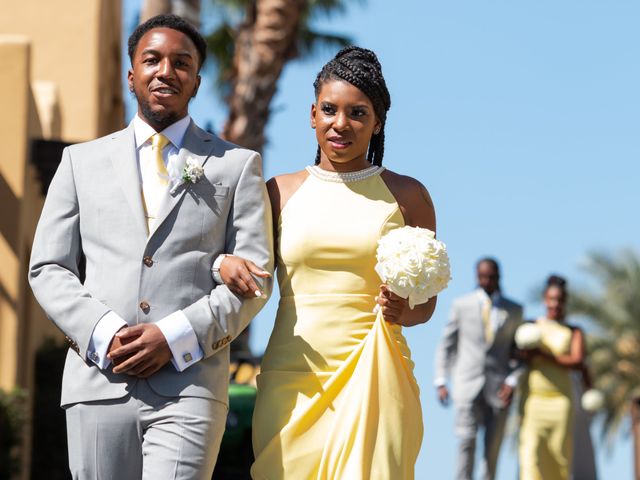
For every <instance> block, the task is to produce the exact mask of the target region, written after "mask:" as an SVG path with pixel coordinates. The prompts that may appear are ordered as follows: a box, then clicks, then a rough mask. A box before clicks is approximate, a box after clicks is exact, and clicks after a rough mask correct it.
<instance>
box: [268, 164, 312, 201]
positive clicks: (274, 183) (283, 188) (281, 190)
mask: <svg viewBox="0 0 640 480" xmlns="http://www.w3.org/2000/svg"><path fill="white" fill-rule="evenodd" d="M308 176H309V172H307V171H306V170H300V171H298V172H293V173H285V174H282V175H277V176H275V177H272V178H270V179H269V181H267V190H268V192H269V198H270V199H271V203H272V205H274V207H275V206H276V205H277V206H278V207H279V209H280V210H282V207H284V206H285V204H286V203H287V201H288V200H289V198H291V196H292V195H293V194H294V193H295V192H296V190H298V188H300V186H301V185H302V184H303V183H304V181H305V180H306V179H307V177H308Z"/></svg>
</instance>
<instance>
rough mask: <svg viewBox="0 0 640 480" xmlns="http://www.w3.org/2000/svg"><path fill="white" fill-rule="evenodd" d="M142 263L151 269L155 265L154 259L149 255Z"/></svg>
mask: <svg viewBox="0 0 640 480" xmlns="http://www.w3.org/2000/svg"><path fill="white" fill-rule="evenodd" d="M142 263H144V264H145V265H146V266H147V267H151V266H152V265H153V258H151V257H150V256H149V255H145V256H144V257H143V259H142Z"/></svg>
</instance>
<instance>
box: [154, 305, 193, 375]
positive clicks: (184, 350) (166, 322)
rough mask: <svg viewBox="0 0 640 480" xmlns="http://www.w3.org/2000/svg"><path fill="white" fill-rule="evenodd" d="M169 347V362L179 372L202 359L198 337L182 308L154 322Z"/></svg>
mask: <svg viewBox="0 0 640 480" xmlns="http://www.w3.org/2000/svg"><path fill="white" fill-rule="evenodd" d="M156 325H157V326H158V328H160V331H161V332H162V334H163V335H164V338H165V339H166V340H167V343H168V344H169V349H171V355H172V357H173V358H172V359H171V363H172V364H173V366H174V367H175V368H176V370H178V371H179V372H182V371H184V370H186V369H187V368H189V367H190V366H191V365H193V364H194V363H196V362H198V361H200V360H202V358H203V357H204V352H203V351H202V349H201V348H200V345H199V344H198V337H196V333H195V332H194V331H193V328H192V327H191V324H190V323H189V320H188V319H187V317H186V315H185V314H184V313H182V310H178V311H177V312H174V313H172V314H171V315H169V316H167V317H164V318H163V319H162V320H160V321H158V322H156Z"/></svg>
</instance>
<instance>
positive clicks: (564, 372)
mask: <svg viewBox="0 0 640 480" xmlns="http://www.w3.org/2000/svg"><path fill="white" fill-rule="evenodd" d="M544 303H545V306H546V309H547V314H546V317H543V318H539V319H538V320H536V325H538V327H539V328H540V332H541V334H542V341H541V346H540V347H539V348H538V349H536V350H533V351H530V352H526V353H525V354H524V355H525V356H526V357H528V363H529V369H528V375H527V376H526V377H525V384H524V389H523V392H522V408H523V411H522V425H521V427H520V478H521V480H568V479H569V476H570V474H571V471H570V470H571V459H572V448H573V445H572V432H573V421H574V401H575V400H574V395H573V385H572V380H571V370H572V369H573V370H580V369H582V368H583V361H584V351H585V348H584V336H583V334H582V331H581V330H579V329H577V328H572V327H570V326H568V325H566V324H565V307H566V303H567V290H566V281H565V280H564V279H563V278H561V277H558V276H556V275H552V276H550V277H549V279H548V280H547V286H546V289H545V293H544Z"/></svg>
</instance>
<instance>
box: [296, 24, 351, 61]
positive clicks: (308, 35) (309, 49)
mask: <svg viewBox="0 0 640 480" xmlns="http://www.w3.org/2000/svg"><path fill="white" fill-rule="evenodd" d="M351 43H352V40H351V38H349V37H347V36H344V35H336V34H331V33H324V32H317V31H315V30H312V29H310V28H309V27H308V26H306V25H304V26H303V27H302V28H301V29H300V31H299V32H298V54H299V56H300V57H302V58H304V57H307V56H310V55H313V54H314V53H317V52H318V51H319V50H322V49H323V48H326V49H336V48H342V47H345V46H347V45H350V44H351Z"/></svg>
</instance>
